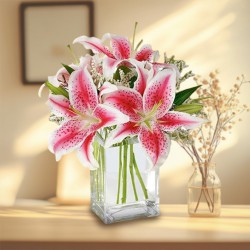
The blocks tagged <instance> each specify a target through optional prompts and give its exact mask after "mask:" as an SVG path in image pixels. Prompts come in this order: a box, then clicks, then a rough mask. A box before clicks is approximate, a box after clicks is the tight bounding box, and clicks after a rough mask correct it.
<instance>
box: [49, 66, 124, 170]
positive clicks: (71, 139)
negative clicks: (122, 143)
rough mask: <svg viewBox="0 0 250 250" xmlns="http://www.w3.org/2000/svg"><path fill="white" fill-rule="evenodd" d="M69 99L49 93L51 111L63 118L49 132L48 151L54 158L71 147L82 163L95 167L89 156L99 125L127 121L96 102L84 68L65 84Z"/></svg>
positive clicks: (113, 109) (75, 72)
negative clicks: (54, 129)
mask: <svg viewBox="0 0 250 250" xmlns="http://www.w3.org/2000/svg"><path fill="white" fill-rule="evenodd" d="M68 84H69V85H68V88H69V100H68V99H67V98H65V97H63V96H59V95H52V94H51V95H50V96H49V101H48V104H49V106H50V108H51V111H52V113H54V114H56V115H57V116H60V117H63V118H64V122H63V123H62V124H61V126H60V127H59V128H58V129H57V130H56V131H55V132H54V133H53V134H52V135H51V137H50V140H49V150H50V151H51V152H52V153H54V154H55V155H56V160H60V158H61V156H62V155H64V154H66V153H69V152H71V151H73V150H75V149H77V151H78V156H79V158H80V160H81V162H82V164H83V165H84V166H86V167H89V168H91V169H96V168H98V163H97V161H96V160H95V158H94V156H93V147H92V142H93V141H94V137H95V134H96V132H97V131H98V130H100V129H101V128H105V127H109V126H114V125H117V124H122V123H126V122H128V117H127V116H126V115H124V114H122V113H121V112H120V111H119V110H117V109H115V108H113V107H109V106H107V105H105V104H100V103H99V102H98V95H97V89H96V87H95V85H94V83H93V80H92V78H91V75H90V73H89V72H88V70H87V67H85V68H84V69H79V70H76V71H74V72H73V73H72V74H71V76H70V78H69V83H68Z"/></svg>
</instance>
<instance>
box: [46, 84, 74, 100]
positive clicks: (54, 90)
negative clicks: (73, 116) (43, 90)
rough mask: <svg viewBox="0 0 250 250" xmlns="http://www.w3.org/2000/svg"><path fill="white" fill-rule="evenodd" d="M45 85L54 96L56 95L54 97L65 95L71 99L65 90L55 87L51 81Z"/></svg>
mask: <svg viewBox="0 0 250 250" xmlns="http://www.w3.org/2000/svg"><path fill="white" fill-rule="evenodd" d="M44 84H45V85H46V86H47V87H48V88H49V89H50V90H51V92H52V94H54V95H63V96H65V97H66V98H67V99H69V93H68V92H67V91H66V90H65V89H64V88H62V87H55V86H54V85H52V84H51V83H50V82H49V81H46V82H45V83H44Z"/></svg>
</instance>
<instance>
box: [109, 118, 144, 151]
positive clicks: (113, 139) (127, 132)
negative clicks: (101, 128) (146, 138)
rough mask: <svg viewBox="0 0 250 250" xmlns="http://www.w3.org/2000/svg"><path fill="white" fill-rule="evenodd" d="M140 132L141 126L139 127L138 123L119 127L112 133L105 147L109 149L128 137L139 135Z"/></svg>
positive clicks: (129, 123) (128, 123)
mask: <svg viewBox="0 0 250 250" xmlns="http://www.w3.org/2000/svg"><path fill="white" fill-rule="evenodd" d="M139 132H140V126H137V124H136V123H134V122H127V123H124V124H122V125H120V126H118V127H117V128H116V129H114V130H113V131H112V132H110V134H109V137H108V138H107V140H106V142H105V147H107V148H108V147H110V146H112V145H113V144H115V143H119V142H121V141H122V140H123V139H124V138H126V137H127V136H135V135H138V134H139Z"/></svg>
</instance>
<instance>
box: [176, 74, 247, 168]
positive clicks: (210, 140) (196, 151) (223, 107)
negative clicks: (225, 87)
mask: <svg viewBox="0 0 250 250" xmlns="http://www.w3.org/2000/svg"><path fill="white" fill-rule="evenodd" d="M218 74H219V72H218V70H216V71H214V72H211V73H210V74H209V77H208V79H204V78H202V77H200V76H195V77H194V78H193V79H194V81H196V83H197V84H198V85H201V87H200V88H199V89H198V90H197V91H196V93H197V95H198V98H200V99H201V100H202V103H203V105H204V108H203V112H202V113H201V114H200V116H201V117H202V118H204V119H206V120H207V122H206V123H204V124H203V125H202V127H201V128H199V129H198V130H193V131H191V132H190V133H189V136H188V140H187V137H186V138H184V137H182V136H178V137H177V142H178V143H179V145H180V146H181V147H182V148H183V149H184V150H185V151H186V152H187V153H188V154H189V156H190V157H191V159H192V161H193V163H194V164H193V165H197V164H198V165H200V164H201V163H205V165H207V166H208V165H209V164H210V163H211V161H212V158H213V156H214V154H215V152H216V149H217V147H218V145H219V143H220V142H221V141H225V140H226V139H227V135H228V134H229V133H231V131H232V129H233V128H234V126H235V125H236V124H237V122H241V121H242V118H239V115H240V114H242V113H243V112H249V111H250V109H249V107H248V106H247V105H246V104H243V105H242V104H241V102H240V99H239V95H240V90H241V88H242V85H243V84H245V83H249V81H245V78H244V75H241V76H239V77H237V78H236V83H235V84H234V85H233V87H232V88H231V89H230V90H229V93H224V92H223V91H222V89H221V87H220V80H219V78H218ZM179 134H180V135H181V133H179ZM190 142H192V143H190Z"/></svg>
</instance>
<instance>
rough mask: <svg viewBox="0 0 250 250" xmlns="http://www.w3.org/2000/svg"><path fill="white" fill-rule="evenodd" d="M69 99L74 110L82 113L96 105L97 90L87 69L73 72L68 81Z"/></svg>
mask: <svg viewBox="0 0 250 250" xmlns="http://www.w3.org/2000/svg"><path fill="white" fill-rule="evenodd" d="M69 99H70V103H71V105H72V106H73V107H74V109H77V110H78V111H80V112H82V113H84V112H86V111H87V110H94V109H95V107H96V106H97V103H98V96H97V90H96V87H95V85H94V83H93V80H92V78H91V75H90V73H89V72H88V70H87V68H84V69H80V70H77V71H74V72H73V73H72V74H71V76H70V79H69Z"/></svg>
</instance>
